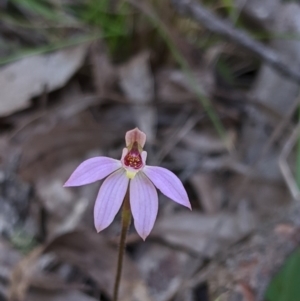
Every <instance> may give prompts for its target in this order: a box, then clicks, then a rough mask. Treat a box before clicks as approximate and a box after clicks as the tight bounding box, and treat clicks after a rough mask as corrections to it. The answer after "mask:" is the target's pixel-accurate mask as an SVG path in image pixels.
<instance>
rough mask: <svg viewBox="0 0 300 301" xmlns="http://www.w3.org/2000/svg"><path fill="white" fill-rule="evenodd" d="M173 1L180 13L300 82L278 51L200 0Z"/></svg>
mask: <svg viewBox="0 0 300 301" xmlns="http://www.w3.org/2000/svg"><path fill="white" fill-rule="evenodd" d="M172 3H173V5H174V7H175V8H176V9H177V11H178V12H179V13H180V14H182V15H185V16H188V17H190V18H192V19H193V20H195V21H196V22H198V23H200V24H201V25H202V26H204V27H205V28H206V29H208V30H210V31H211V32H213V33H215V34H218V35H220V36H222V37H224V38H226V39H228V40H230V41H232V42H234V43H236V44H238V45H241V46H243V47H245V48H246V49H248V50H250V51H252V52H253V53H255V54H256V55H257V56H258V57H259V58H261V59H262V60H263V61H265V62H266V63H268V64H269V65H270V66H272V67H273V68H274V69H276V70H278V71H279V72H280V73H282V74H283V75H285V76H287V77H289V78H291V79H292V80H294V81H295V82H298V83H300V72H299V71H298V70H296V69H292V68H291V67H290V66H289V65H288V64H287V63H286V62H285V61H284V59H283V58H282V57H281V56H280V55H279V54H278V53H277V52H276V51H274V50H273V49H271V48H269V47H267V46H264V45H263V44H262V43H259V42H257V41H255V40H253V39H252V38H251V37H249V35H248V34H247V33H246V32H244V31H242V30H239V29H236V28H235V27H234V26H233V25H232V24H231V23H229V22H227V21H225V20H222V19H220V18H219V17H217V16H216V15H215V14H213V13H212V12H210V11H209V10H207V9H206V8H205V7H204V6H202V5H201V4H200V3H199V2H196V1H194V0H172Z"/></svg>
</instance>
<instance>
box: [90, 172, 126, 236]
mask: <svg viewBox="0 0 300 301" xmlns="http://www.w3.org/2000/svg"><path fill="white" fill-rule="evenodd" d="M128 182H129V179H128V178H127V177H126V172H125V170H124V169H123V168H121V169H119V170H117V171H116V172H114V173H113V174H111V175H110V176H109V177H108V178H107V179H105V181H104V182H103V184H102V186H101V188H100V190H99V193H98V196H97V199H96V203H95V207H94V222H95V227H96V229H97V231H98V232H100V231H101V230H103V229H105V228H106V227H108V226H109V225H110V224H111V223H112V221H113V219H114V218H115V216H116V214H117V213H118V211H119V209H120V207H121V205H122V203H123V200H124V197H125V194H126V191H127V188H128Z"/></svg>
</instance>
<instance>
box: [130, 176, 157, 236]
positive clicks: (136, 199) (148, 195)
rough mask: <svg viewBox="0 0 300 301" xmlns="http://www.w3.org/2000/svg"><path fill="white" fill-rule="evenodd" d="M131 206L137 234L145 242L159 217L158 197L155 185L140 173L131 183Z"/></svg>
mask: <svg viewBox="0 0 300 301" xmlns="http://www.w3.org/2000/svg"><path fill="white" fill-rule="evenodd" d="M130 206H131V211H132V215H133V218H134V226H135V229H136V231H137V233H138V234H139V235H140V236H141V237H142V238H143V239H144V240H145V239H146V237H147V236H148V235H149V233H150V232H151V230H152V228H153V225H154V222H155V220H156V216H157V210H158V197H157V192H156V189H155V187H154V185H153V184H152V183H151V181H150V180H149V179H148V178H147V177H146V176H145V175H144V174H143V172H139V173H137V174H136V176H135V177H134V178H133V179H132V180H131V182H130Z"/></svg>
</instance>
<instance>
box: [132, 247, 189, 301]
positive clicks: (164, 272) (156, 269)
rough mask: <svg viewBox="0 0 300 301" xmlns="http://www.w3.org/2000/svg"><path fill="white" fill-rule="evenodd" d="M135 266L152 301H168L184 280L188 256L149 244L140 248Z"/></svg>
mask: <svg viewBox="0 0 300 301" xmlns="http://www.w3.org/2000/svg"><path fill="white" fill-rule="evenodd" d="M142 251H143V253H142V256H141V257H139V258H137V266H138V268H139V270H140V271H141V274H142V276H143V278H144V279H145V281H146V283H147V286H148V287H149V292H150V294H151V297H152V298H153V300H156V301H167V300H170V299H171V298H172V297H173V296H174V295H175V294H176V293H177V291H178V289H179V288H180V286H181V284H182V282H183V280H184V272H185V267H186V265H187V262H188V260H189V256H188V255H187V254H185V253H183V252H179V251H175V250H172V249H171V248H169V247H166V246H162V245H158V244H156V245H154V244H151V245H150V244H149V245H146V246H143V247H142Z"/></svg>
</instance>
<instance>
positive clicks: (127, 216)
mask: <svg viewBox="0 0 300 301" xmlns="http://www.w3.org/2000/svg"><path fill="white" fill-rule="evenodd" d="M130 222H131V211H130V204H129V193H128V191H127V193H126V195H125V199H124V202H123V206H122V229H121V237H120V244H119V253H118V265H117V273H116V278H115V286H114V296H113V301H117V300H118V293H119V287H120V280H121V274H122V266H123V255H124V250H125V246H126V236H127V232H128V228H129V226H130Z"/></svg>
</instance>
